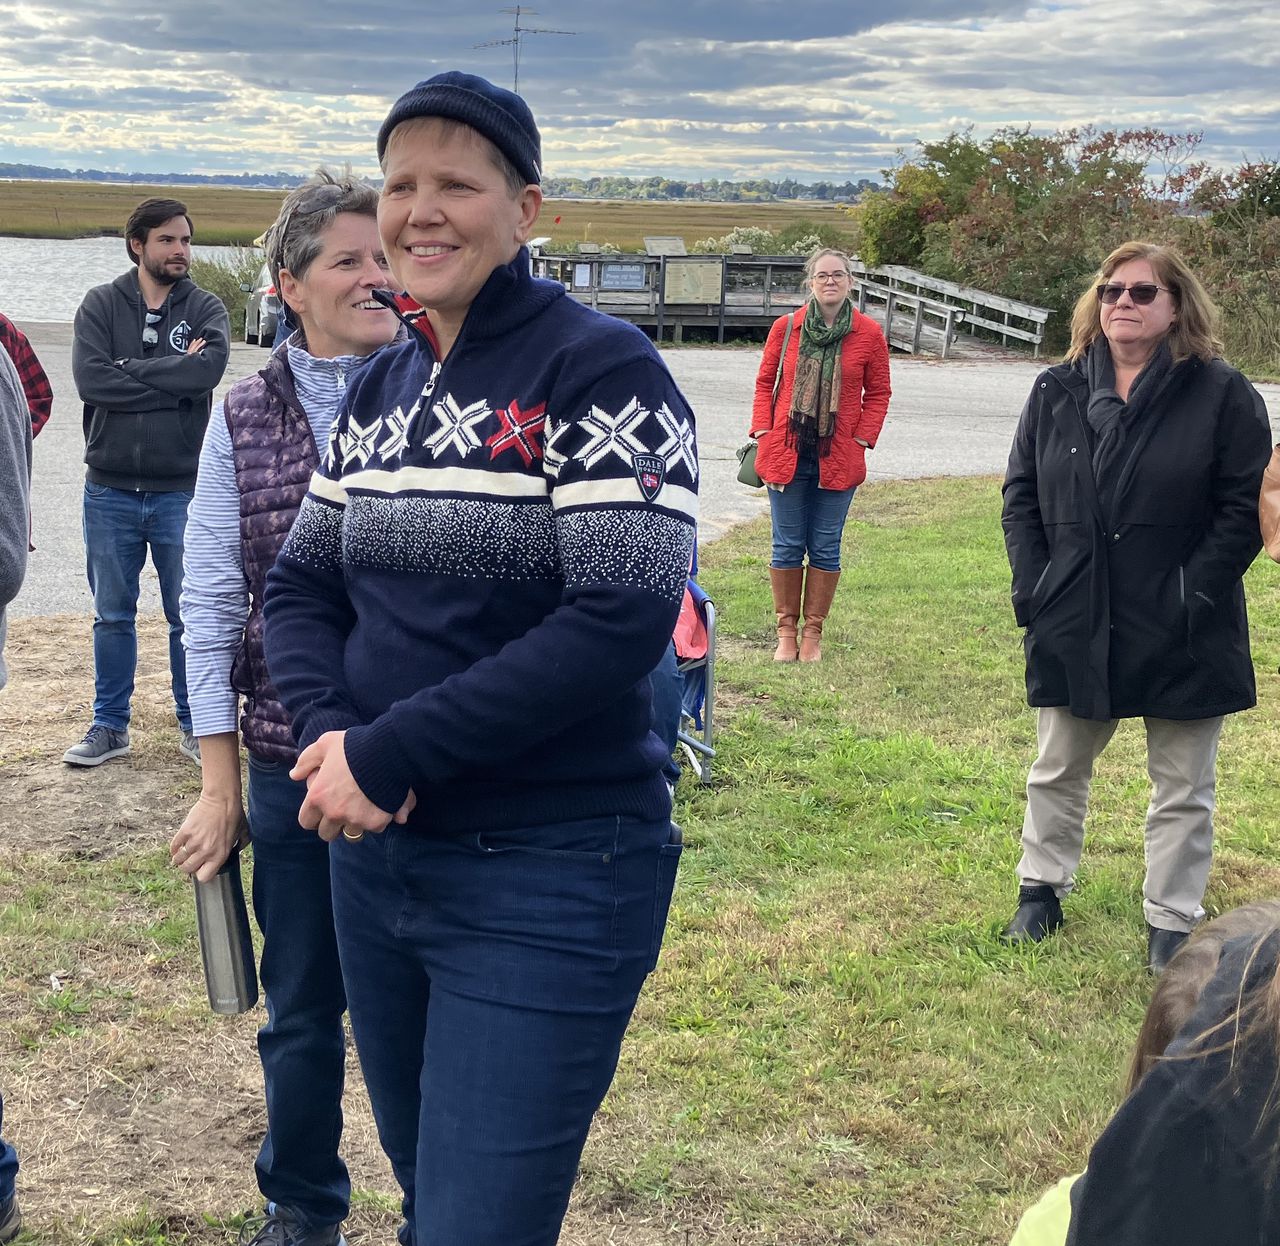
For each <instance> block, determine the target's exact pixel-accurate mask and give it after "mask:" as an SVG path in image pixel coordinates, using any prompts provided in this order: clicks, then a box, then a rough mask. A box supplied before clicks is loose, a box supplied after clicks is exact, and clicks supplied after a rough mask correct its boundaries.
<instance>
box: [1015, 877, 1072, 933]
mask: <svg viewBox="0 0 1280 1246" xmlns="http://www.w3.org/2000/svg"><path fill="white" fill-rule="evenodd" d="M1061 925H1062V905H1061V904H1059V903H1058V897H1057V896H1056V895H1055V894H1054V891H1053V888H1052V887H1050V886H1048V885H1047V884H1045V883H1037V884H1036V885H1035V886H1034V887H1019V888H1018V911H1017V912H1016V913H1015V914H1014V915H1013V920H1012V921H1011V922H1010V923H1009V924H1008V925H1007V926H1006V927H1005V928H1004V934H1002V935H1001V936H1000V938H1001V939H1002V940H1003V941H1004V942H1005V943H1039V942H1040V941H1041V940H1042V939H1047V938H1048V937H1049V936H1050V935H1051V934H1053V932H1054V931H1055V930H1057V929H1058V928H1059V927H1060V926H1061Z"/></svg>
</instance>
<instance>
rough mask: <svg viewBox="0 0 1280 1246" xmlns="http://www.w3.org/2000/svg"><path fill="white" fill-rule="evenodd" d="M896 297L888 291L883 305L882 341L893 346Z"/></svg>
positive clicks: (892, 292) (891, 291)
mask: <svg viewBox="0 0 1280 1246" xmlns="http://www.w3.org/2000/svg"><path fill="white" fill-rule="evenodd" d="M897 300H898V296H897V295H896V294H895V293H894V291H893V290H892V288H891V289H890V290H889V297H888V298H887V299H886V300H885V304H884V340H885V341H886V342H888V343H889V345H890V346H892V345H893V313H894V310H895V307H896V304H897Z"/></svg>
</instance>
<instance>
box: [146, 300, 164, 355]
mask: <svg viewBox="0 0 1280 1246" xmlns="http://www.w3.org/2000/svg"><path fill="white" fill-rule="evenodd" d="M163 319H164V312H162V311H152V310H151V308H149V307H148V308H147V316H146V321H147V323H146V325H145V326H144V327H143V330H142V344H143V346H154V345H155V344H156V343H157V342H159V341H160V334H159V333H158V332H157V331H156V325H158V324H159V323H160V322H161V321H162V320H163Z"/></svg>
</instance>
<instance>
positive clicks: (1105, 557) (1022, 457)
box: [1004, 242, 1271, 973]
mask: <svg viewBox="0 0 1280 1246" xmlns="http://www.w3.org/2000/svg"><path fill="white" fill-rule="evenodd" d="M1216 314H1217V313H1216V309H1215V308H1214V306H1213V304H1212V302H1211V301H1210V299H1209V297H1208V295H1207V294H1206V293H1205V291H1204V288H1203V287H1202V286H1201V285H1200V283H1199V281H1198V280H1197V279H1196V277H1195V275H1194V274H1193V273H1192V272H1191V271H1190V269H1189V268H1188V267H1187V265H1186V263H1185V261H1184V260H1183V259H1182V257H1181V256H1179V255H1178V254H1177V252H1175V251H1173V250H1171V249H1170V248H1167V247H1160V246H1155V245H1153V244H1150V243H1144V242H1129V243H1125V244H1124V245H1123V246H1121V247H1119V248H1117V249H1116V250H1115V251H1113V252H1112V253H1111V255H1109V256H1108V257H1107V259H1106V261H1105V262H1104V263H1103V265H1102V268H1101V270H1100V272H1099V273H1098V276H1097V279H1096V282H1095V283H1092V284H1091V286H1090V288H1089V289H1088V290H1086V292H1085V293H1084V294H1083V295H1082V296H1081V298H1080V300H1079V302H1078V303H1077V304H1076V308H1075V313H1074V315H1073V318H1072V324H1071V328H1072V335H1071V349H1070V350H1069V351H1068V353H1067V358H1066V361H1065V362H1063V363H1062V364H1059V365H1058V366H1056V367H1053V368H1050V369H1049V370H1048V371H1046V372H1044V373H1042V374H1041V375H1040V376H1039V377H1038V378H1037V379H1036V382H1035V385H1034V386H1033V388H1032V391H1031V397H1030V398H1029V399H1028V400H1027V405H1026V407H1025V408H1024V410H1023V413H1022V418H1021V420H1020V421H1019V423H1018V431H1017V433H1016V434H1015V436H1014V442H1013V450H1012V452H1011V453H1010V456H1009V470H1008V474H1007V476H1006V478H1005V485H1004V531H1005V545H1006V547H1007V548H1008V553H1009V563H1010V565H1011V567H1012V568H1013V608H1014V615H1015V617H1016V619H1017V621H1018V623H1019V625H1020V626H1023V627H1025V628H1026V635H1025V648H1026V658H1027V699H1028V701H1029V702H1030V704H1032V705H1034V706H1037V707H1039V711H1040V713H1039V745H1040V752H1039V756H1038V758H1037V759H1036V762H1035V764H1034V765H1033V766H1032V767H1031V773H1030V775H1029V776H1028V778H1027V813H1026V818H1025V820H1024V822H1023V830H1022V847H1023V854H1022V860H1021V861H1020V862H1019V863H1018V878H1019V882H1020V891H1019V897H1018V911H1017V913H1016V914H1015V916H1014V918H1013V920H1012V922H1011V923H1010V924H1009V926H1008V928H1007V930H1006V931H1005V938H1006V939H1008V940H1009V941H1011V942H1024V941H1033V942H1038V941H1039V940H1041V939H1043V938H1045V937H1046V936H1047V935H1049V934H1051V933H1052V932H1053V931H1054V930H1056V929H1057V928H1058V927H1059V926H1061V925H1062V908H1061V905H1060V900H1061V898H1062V897H1063V896H1065V895H1066V894H1067V893H1068V892H1069V891H1070V890H1071V887H1072V883H1073V880H1074V875H1075V869H1076V866H1077V864H1078V862H1079V859H1080V851H1081V847H1082V845H1083V842H1084V818H1085V811H1086V808H1087V804H1088V794H1089V781H1090V779H1091V777H1092V773H1093V762H1094V759H1095V758H1096V757H1097V756H1098V754H1099V753H1101V752H1102V750H1103V748H1104V747H1105V746H1106V744H1107V741H1108V740H1109V739H1110V738H1111V736H1112V734H1113V733H1114V731H1115V728H1116V725H1117V721H1118V720H1119V719H1121V718H1134V717H1138V716H1141V717H1142V718H1143V719H1144V721H1145V725H1146V731H1147V769H1148V772H1149V773H1150V775H1151V780H1152V797H1151V805H1150V808H1149V810H1148V813H1147V827H1146V849H1147V875H1146V879H1145V881H1144V884H1143V897H1144V904H1143V907H1144V910H1145V913H1146V919H1147V928H1148V963H1149V964H1150V966H1151V968H1152V970H1153V971H1154V972H1157V973H1158V972H1159V971H1160V970H1161V969H1162V968H1163V967H1164V965H1165V963H1166V962H1167V961H1168V959H1169V957H1170V956H1171V955H1172V954H1173V952H1174V951H1175V950H1176V949H1177V946H1178V945H1179V944H1180V943H1181V942H1182V940H1183V939H1185V938H1186V935H1187V932H1188V931H1190V930H1191V928H1192V927H1193V926H1194V925H1195V924H1196V922H1197V921H1199V920H1200V918H1201V917H1203V915H1204V910H1203V909H1202V908H1201V907H1200V902H1201V900H1202V898H1203V896H1204V889H1205V884H1206V882H1207V880H1208V875H1209V865H1210V861H1211V858H1212V849H1213V808H1214V769H1215V763H1216V759H1217V746H1218V735H1219V733H1220V731H1221V729H1222V719H1223V715H1225V714H1229V713H1232V712H1234V711H1236V710H1242V709H1248V708H1250V707H1251V706H1252V705H1253V704H1254V703H1255V689H1254V680H1253V665H1252V661H1251V659H1250V656H1249V633H1248V622H1247V619H1246V617H1245V605H1244V589H1243V586H1242V583H1241V577H1242V576H1243V575H1244V573H1245V571H1246V570H1247V569H1248V567H1249V564H1250V563H1251V562H1252V561H1253V559H1254V556H1255V555H1256V554H1257V552H1258V550H1259V548H1260V547H1261V543H1262V539H1261V535H1260V533H1259V530H1258V489H1259V485H1260V483H1261V479H1262V471H1263V468H1264V467H1265V465H1266V462H1267V459H1268V457H1269V454H1270V441H1271V437H1270V431H1269V427H1268V423H1267V413H1266V408H1265V406H1264V404H1263V402H1262V399H1261V397H1260V396H1259V394H1258V393H1257V391H1256V390H1255V389H1254V388H1253V387H1252V386H1251V385H1250V384H1249V382H1248V381H1247V380H1246V379H1245V378H1244V377H1243V376H1242V375H1241V374H1240V373H1239V372H1237V371H1236V370H1235V369H1234V368H1232V367H1230V366H1228V365H1227V364H1226V363H1225V362H1224V361H1223V360H1222V358H1221V349H1222V348H1221V343H1220V342H1219V341H1218V339H1217V337H1216V336H1215V333H1214V321H1215V318H1216Z"/></svg>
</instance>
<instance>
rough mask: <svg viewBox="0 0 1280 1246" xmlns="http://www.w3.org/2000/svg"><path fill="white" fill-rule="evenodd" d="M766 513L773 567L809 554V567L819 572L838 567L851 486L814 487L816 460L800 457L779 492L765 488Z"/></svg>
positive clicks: (793, 564)
mask: <svg viewBox="0 0 1280 1246" xmlns="http://www.w3.org/2000/svg"><path fill="white" fill-rule="evenodd" d="M768 492H769V514H770V517H771V518H772V520H773V558H772V560H771V562H770V564H769V565H770V566H773V567H801V566H803V565H804V556H805V554H806V553H808V555H809V566H811V567H817V568H818V570H819V571H839V570H840V538H841V537H842V536H843V535H844V521H845V520H846V519H847V518H848V516H849V505H850V503H851V502H852V501H853V495H854V494H855V493H856V492H857V486H856V485H855V486H854V487H853V488H851V489H820V488H818V461H817V459H805V458H801V459H800V460H799V461H798V462H797V463H796V474H795V479H794V480H792V481H791V483H790V484H789V485H787V487H786V488H785V489H783V490H782V492H781V493H779V492H778V490H777V489H770V490H769V491H768Z"/></svg>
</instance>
